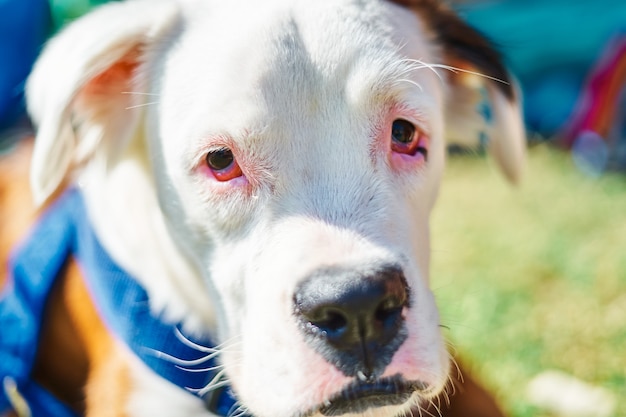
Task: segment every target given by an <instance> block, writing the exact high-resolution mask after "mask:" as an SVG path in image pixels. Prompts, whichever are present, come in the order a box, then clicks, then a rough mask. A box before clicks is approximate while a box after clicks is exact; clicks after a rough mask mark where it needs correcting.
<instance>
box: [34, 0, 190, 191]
mask: <svg viewBox="0 0 626 417" xmlns="http://www.w3.org/2000/svg"><path fill="white" fill-rule="evenodd" d="M177 21H178V10H177V7H176V6H175V4H174V2H171V1H167V0H136V1H130V2H124V3H117V2H115V3H110V4H108V5H105V6H102V7H100V8H99V9H96V10H95V11H93V12H92V13H90V14H88V15H87V16H84V17H83V18H81V19H79V20H77V21H76V22H74V23H72V24H70V25H69V26H68V27H67V28H66V29H64V30H63V31H62V32H61V33H60V34H59V35H57V36H56V37H55V38H53V39H52V40H51V41H50V42H49V44H48V45H47V46H46V48H45V49H44V51H43V53H42V55H41V57H40V58H39V60H38V61H37V63H36V65H35V67H34V69H33V72H32V74H31V76H30V78H29V80H28V84H27V89H26V90H27V99H28V109H29V112H30V115H31V117H32V119H33V121H34V122H35V124H36V125H37V126H38V131H37V137H36V142H35V149H34V153H33V161H32V167H31V187H32V189H33V190H32V191H33V197H34V199H35V201H36V202H37V203H42V202H44V201H45V200H46V199H48V198H49V197H50V196H51V195H52V194H53V193H54V192H55V191H56V190H57V189H58V188H59V187H60V186H61V185H62V183H63V182H64V181H65V180H66V179H67V178H68V176H69V175H70V173H71V171H72V169H73V168H74V167H76V166H77V165H80V164H81V163H83V162H84V161H85V159H86V158H87V157H89V156H91V155H92V154H93V153H94V152H96V149H97V150H98V152H101V151H106V150H109V151H110V150H111V149H113V148H115V147H116V146H119V145H120V143H121V142H124V140H125V139H127V138H128V137H129V136H130V135H131V134H132V132H133V129H134V127H135V126H136V123H137V120H138V118H139V115H140V111H141V109H140V107H141V105H140V104H141V103H142V102H143V100H145V95H144V94H142V93H143V92H145V88H146V82H145V80H143V79H142V78H143V77H142V72H143V71H142V66H143V64H144V62H145V61H146V60H148V59H149V58H147V54H148V51H150V50H151V49H153V46H154V43H155V42H157V41H158V40H159V39H161V38H162V37H163V36H164V34H165V33H167V31H168V30H170V29H171V28H172V27H173V26H174V25H175V24H176V22H177ZM129 92H132V93H133V94H129Z"/></svg>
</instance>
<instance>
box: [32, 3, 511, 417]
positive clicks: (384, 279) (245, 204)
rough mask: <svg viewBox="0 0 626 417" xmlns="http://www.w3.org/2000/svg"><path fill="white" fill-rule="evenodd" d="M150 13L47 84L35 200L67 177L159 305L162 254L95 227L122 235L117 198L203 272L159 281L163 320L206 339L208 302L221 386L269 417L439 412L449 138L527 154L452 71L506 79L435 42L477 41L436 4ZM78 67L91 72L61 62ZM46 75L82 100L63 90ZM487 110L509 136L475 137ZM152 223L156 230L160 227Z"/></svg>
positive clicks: (498, 105)
mask: <svg viewBox="0 0 626 417" xmlns="http://www.w3.org/2000/svg"><path fill="white" fill-rule="evenodd" d="M148 3H150V2H142V1H137V2H134V3H129V4H123V5H113V6H109V7H108V8H104V9H101V10H100V11H99V12H97V13H95V14H94V15H93V16H90V17H88V18H87V21H86V22H82V23H81V22H79V23H78V24H77V25H75V26H74V27H71V28H70V29H69V30H68V31H66V32H65V33H64V34H62V35H61V37H60V38H59V39H58V40H57V41H56V43H54V44H53V46H52V47H50V48H49V49H50V50H49V52H47V55H44V58H43V59H42V62H41V63H40V64H39V65H38V67H37V69H36V71H35V75H34V76H33V79H32V80H31V87H30V89H29V95H30V98H31V108H32V112H33V114H34V116H35V117H36V118H37V119H38V120H39V122H40V125H41V128H40V138H38V141H39V142H38V148H37V149H36V151H35V152H36V153H35V161H34V162H35V165H34V166H35V171H34V185H35V191H36V195H38V196H39V197H40V198H46V197H47V196H48V195H49V194H50V193H51V192H52V191H54V189H56V188H57V187H58V185H59V183H60V182H61V180H62V179H66V180H67V178H68V172H70V171H72V170H73V172H74V173H75V174H73V175H75V178H76V179H77V182H78V183H80V184H83V183H84V184H86V185H85V194H86V195H87V200H88V201H87V203H88V205H89V206H90V208H91V214H92V217H93V218H94V222H95V226H96V229H97V230H99V231H100V234H101V235H102V236H101V238H102V239H103V241H104V243H105V246H107V248H108V249H110V250H111V252H112V253H113V255H114V256H116V255H117V257H118V258H119V260H120V262H121V263H122V265H123V266H125V267H127V268H128V269H129V270H131V271H133V272H135V273H136V275H137V276H138V279H139V280H140V281H142V283H144V285H146V286H147V288H148V291H149V292H150V291H151V290H152V291H153V292H154V294H155V299H159V297H163V295H162V293H159V291H160V290H159V288H163V286H164V285H165V284H161V283H159V282H158V280H157V279H156V278H154V277H146V276H145V275H147V274H148V273H147V272H146V271H150V267H148V266H146V265H143V264H142V262H143V263H146V264H147V263H148V262H152V263H153V264H156V266H157V267H160V266H163V265H164V266H163V268H161V269H167V267H169V266H170V264H167V261H161V260H160V259H158V256H154V254H153V256H152V259H150V253H148V255H147V257H146V258H141V257H137V258H135V259H131V258H130V257H128V256H126V257H125V255H124V253H127V252H129V251H130V252H133V251H134V252H133V253H136V252H141V251H142V250H145V248H146V247H149V248H151V247H152V246H151V245H152V244H150V243H142V244H136V243H134V242H130V241H129V242H128V243H126V244H124V243H119V241H120V240H124V239H121V238H120V236H116V232H115V231H113V232H110V231H107V230H108V229H107V227H105V226H103V225H102V224H103V223H106V222H109V221H115V220H114V219H112V217H115V216H117V215H111V214H106V213H110V212H115V209H111V208H110V207H109V206H110V205H113V206H114V205H115V203H114V202H111V199H115V198H119V196H120V195H128V196H131V195H132V196H133V198H135V199H136V200H137V201H136V202H133V201H128V202H124V203H123V204H128V205H129V206H130V209H129V211H128V215H127V216H130V217H132V219H131V220H127V221H126V223H127V224H131V225H132V224H135V225H136V227H137V228H138V229H139V230H144V228H145V230H148V229H150V230H152V229H151V227H152V228H159V227H162V226H163V225H164V230H165V231H164V232H162V233H154V232H151V233H154V234H155V235H156V240H157V241H160V242H165V243H160V246H161V247H163V246H164V245H165V246H167V245H169V244H171V242H173V245H174V246H173V247H172V248H171V250H172V251H175V252H176V253H175V254H174V253H170V254H167V256H171V257H175V258H180V259H181V260H182V261H181V262H183V263H187V264H189V265H188V266H186V267H185V271H189V270H191V271H194V272H197V273H195V274H194V273H193V272H192V273H188V272H185V273H184V274H182V273H181V274H180V275H184V277H181V276H179V274H177V271H170V273H169V274H168V273H163V277H162V279H163V280H166V279H173V280H177V282H176V283H175V284H172V285H173V286H172V288H174V292H175V293H176V294H175V295H174V294H171V297H170V298H171V299H166V300H165V301H163V302H161V304H162V306H161V307H164V308H166V309H167V308H169V309H171V310H172V311H174V313H172V314H173V315H174V316H176V314H177V313H176V311H178V312H179V313H178V314H179V315H189V316H198V317H196V318H195V319H194V320H191V321H192V322H194V323H196V324H195V325H194V326H192V327H195V330H196V331H201V330H203V329H202V328H201V327H202V326H201V325H199V324H198V323H203V322H210V321H211V319H210V318H206V319H205V318H204V317H202V316H203V315H204V314H206V315H209V314H210V313H207V309H206V308H202V307H198V308H195V307H194V306H201V305H203V304H208V303H210V305H211V310H212V311H213V313H214V314H215V316H216V324H215V328H212V329H211V331H213V332H216V333H217V335H218V339H219V341H220V342H221V343H223V352H222V354H221V362H222V364H223V365H224V369H225V372H226V375H227V377H228V379H229V380H230V382H231V384H232V386H233V388H234V390H235V391H236V393H237V394H238V396H239V398H240V400H241V401H242V403H243V405H244V406H245V407H246V408H248V409H249V410H250V411H251V412H252V413H253V414H254V415H258V416H272V417H292V416H309V415H319V414H323V415H355V416H357V415H364V413H367V415H372V416H388V415H398V414H402V413H403V412H405V411H407V410H408V409H409V407H410V406H412V405H414V404H416V403H418V402H420V401H422V400H427V399H429V398H431V397H432V396H433V395H435V394H436V393H438V392H439V391H440V390H441V389H442V388H443V386H444V384H445V382H446V379H447V373H448V355H447V353H446V351H445V347H444V343H443V341H442V338H441V335H440V332H439V318H438V314H437V309H436V306H435V303H434V300H433V296H432V293H431V292H430V290H429V287H428V269H429V265H428V262H429V225H428V217H429V213H430V210H431V208H432V207H433V204H434V201H435V198H436V194H437V188H438V184H439V181H440V177H441V171H442V168H443V162H444V148H445V143H444V135H445V132H446V131H447V132H450V131H453V130H454V128H456V129H457V130H458V128H459V127H460V128H461V129H465V128H467V130H468V135H469V136H472V135H476V133H475V131H477V130H478V131H482V130H484V131H488V132H489V133H490V134H493V135H495V136H497V135H503V134H504V135H506V134H509V133H510V134H511V135H512V137H511V138H502V141H501V142H500V143H501V144H500V145H498V146H496V149H500V150H499V151H497V152H496V156H498V157H499V159H500V160H501V161H502V164H503V165H504V167H505V169H506V170H508V172H509V173H511V175H517V172H518V170H519V159H520V155H521V154H522V152H521V151H520V149H521V135H522V133H521V129H520V128H519V121H518V120H517V119H516V117H517V116H516V107H515V103H514V102H513V98H512V97H513V94H512V93H511V91H510V90H508V86H505V87H502V86H498V85H495V84H494V85H492V83H495V82H494V81H492V80H490V79H488V78H484V79H481V78H476V77H474V78H471V80H472V81H473V82H477V80H478V81H479V82H480V86H479V87H476V88H473V86H471V85H470V86H466V85H462V82H463V81H464V79H463V77H461V76H459V75H458V74H457V76H455V77H453V78H451V77H450V76H449V74H446V73H445V70H444V69H443V68H442V65H444V64H446V63H447V62H448V61H447V60H448V59H450V60H452V61H453V62H454V63H457V64H459V65H462V66H463V68H462V69H464V70H466V71H472V72H474V71H481V72H486V71H490V70H492V69H493V68H491V67H490V64H489V59H491V58H493V57H491V56H487V58H484V57H483V55H484V54H487V55H489V54H491V51H488V50H482V49H481V48H485V45H486V43H485V44H483V43H481V42H483V41H482V40H481V38H480V37H478V35H476V34H475V33H474V32H468V33H471V34H472V36H476V39H478V40H480V42H479V41H476V42H478V43H475V49H476V51H475V55H477V56H479V57H480V59H478V60H476V62H472V61H471V60H468V59H465V55H464V54H463V53H456V54H455V52H454V49H452V48H451V47H450V45H446V44H443V43H438V41H437V39H440V38H444V36H443V35H442V34H439V33H437V30H440V28H439V26H440V25H438V24H435V22H433V21H432V20H436V19H443V17H445V18H446V19H449V24H452V25H454V24H456V25H462V23H461V22H460V21H458V20H457V19H456V18H454V17H453V15H452V14H451V13H450V12H449V11H447V9H442V8H441V7H440V6H438V5H435V4H431V3H430V2H426V1H424V2H415V4H411V5H409V6H410V7H405V6H402V5H398V4H392V3H388V2H380V1H335V0H333V1H319V0H318V1H311V2H304V1H273V2H269V3H268V4H264V5H263V7H262V8H260V6H256V7H255V4H254V2H253V3H252V5H246V4H244V3H245V2H239V1H237V2H231V1H227V2H221V3H222V4H214V3H218V2H198V3H193V2H180V3H174V2H169V1H159V2H152V3H150V5H148ZM123 15H128V16H133V17H134V20H133V19H131V18H127V17H124V16H123ZM442 16H443V17H442ZM89 19H91V21H89ZM111 19H118V20H121V23H116V24H118V25H119V27H116V28H115V29H116V31H114V32H112V31H111V29H108V28H107V27H106V24H107V23H106V22H111ZM124 19H126V20H128V22H126V21H125V20H124ZM81 25H82V27H81ZM94 25H96V26H98V27H100V30H98V31H96V32H97V33H96V34H89V35H88V34H87V32H88V30H91V31H93V27H94ZM462 28H463V30H469V29H468V28H467V27H465V26H462ZM457 29H458V28H457ZM118 32H119V33H118ZM103 34H107V35H109V38H107V40H106V41H104V40H103V38H104V36H103ZM80 36H88V37H92V38H97V40H94V41H91V42H89V41H83V40H79V37H80ZM111 37H112V39H111ZM72 41H74V42H78V43H81V42H82V44H84V46H82V48H83V50H80V46H76V45H71V43H72ZM63 42H65V43H63ZM70 46H71V47H73V48H75V49H76V50H77V51H78V52H76V53H74V54H71V55H72V56H73V57H75V59H76V60H78V61H80V62H79V63H76V64H74V63H72V62H69V61H71V59H70V58H66V59H67V60H68V62H67V63H61V62H55V60H59V59H61V58H59V57H58V56H57V57H55V56H54V55H53V54H57V55H59V54H60V53H62V52H61V51H62V50H63V48H70ZM464 47H467V46H464ZM446 48H450V49H446ZM96 49H97V51H96ZM85 55H88V56H85ZM89 55H90V56H89ZM485 61H486V62H487V64H485ZM64 65H67V66H68V67H71V68H70V69H68V70H67V71H61V70H62V69H64V68H63V66H64ZM53 66H56V71H53V73H64V74H60V75H58V77H60V78H62V79H63V80H64V81H63V83H61V82H59V84H62V85H63V86H64V87H65V89H67V90H68V91H62V92H60V93H55V89H56V90H60V87H57V86H54V87H48V85H49V84H51V83H54V81H52V80H50V79H49V75H43V72H44V71H50V70H51V67H53ZM495 69H496V70H497V69H498V67H496V68H495ZM68 74H69V75H68ZM494 76H499V77H502V76H503V75H502V74H500V73H496V74H494ZM465 81H466V80H465ZM485 91H486V92H487V93H484V92H485ZM123 92H124V93H125V94H122V93H123ZM455 92H458V96H454V93H455ZM481 94H487V97H489V101H490V102H491V107H492V111H493V112H494V113H495V115H494V116H493V117H494V118H495V122H493V121H491V120H485V122H489V123H481V119H480V116H475V115H474V117H472V115H473V114H474V113H476V111H475V108H474V107H475V106H476V104H477V102H476V97H477V96H478V97H481ZM38 95H41V96H44V97H43V98H40V97H39V96H38ZM507 95H508V96H507ZM59 96H61V97H60V98H59ZM146 97H147V99H145V100H143V99H144V98H146ZM142 100H143V101H142ZM460 100H465V101H467V103H466V104H465V105H464V104H463V103H459V102H458V101H460ZM53 104H54V105H56V107H55V108H54V110H51V108H52V107H53ZM51 113H52V114H51ZM453 118H456V119H453ZM490 118H491V116H490ZM70 119H72V120H70ZM476 120H478V121H476ZM511 120H512V122H511ZM507 121H508V122H510V123H512V125H506V126H505V128H502V126H503V125H502V123H505V122H507ZM70 122H73V123H74V125H75V126H74V133H73V134H74V135H76V136H77V137H78V139H79V144H78V147H77V148H76V149H74V148H73V146H74V145H67V141H71V139H67V137H68V136H72V135H71V134H69V133H70V131H71V129H70V128H69V125H70ZM476 126H478V127H476ZM63 141H66V145H65V147H63V145H59V143H62V142H63ZM81 147H82V148H85V149H86V150H85V149H81ZM60 148H61V149H60ZM502 149H504V151H503V150H502ZM510 150H512V151H510ZM509 151H510V152H509ZM511 153H513V156H510V154H511ZM516 153H517V154H516ZM85 154H88V155H89V156H88V157H85ZM92 154H94V155H92ZM50 155H55V156H56V157H58V158H60V163H59V164H58V165H57V166H56V167H54V168H50V167H49V164H48V163H47V160H48V159H49V158H50ZM76 155H79V156H76ZM502 155H504V156H502ZM507 158H508V159H507ZM85 160H86V161H87V162H85ZM78 165H80V166H81V167H82V168H81V169H80V170H77V169H74V167H75V166H78ZM129 166H130V168H129ZM136 184H141V185H142V188H141V189H137V188H133V187H134V186H135V185H136ZM94 188H97V190H94ZM124 190H126V191H124ZM124 193H126V194H124ZM139 200H141V201H139ZM149 204H152V205H153V206H154V207H150V208H148V209H146V210H145V211H142V210H143V208H145V207H146V206H147V205H149ZM155 211H156V212H157V213H158V214H157V216H156V217H158V218H159V220H158V222H159V225H160V226H158V227H157V226H154V224H152V223H151V222H152V220H146V219H145V217H148V216H151V215H154V212H155ZM142 216H143V218H142ZM120 221H122V222H124V220H120ZM161 222H162V224H161ZM139 224H141V225H143V226H140V225H139ZM105 229H107V230H105ZM146 233H148V232H146ZM150 236H152V235H150ZM132 245H135V246H141V248H143V249H141V248H139V247H129V246H132ZM155 258H157V259H155ZM166 264H167V265H166ZM152 267H154V265H153V266H152ZM160 273H162V272H160ZM155 281H157V282H155ZM165 288H168V291H169V289H170V287H167V286H166V285H165ZM190 288H194V289H201V291H200V292H201V294H197V293H196V294H193V295H190V294H189V293H190V292H193V291H190V290H189V289H190ZM159 294H160V295H159ZM165 298H168V297H165Z"/></svg>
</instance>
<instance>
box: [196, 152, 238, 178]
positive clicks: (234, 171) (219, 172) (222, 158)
mask: <svg viewBox="0 0 626 417" xmlns="http://www.w3.org/2000/svg"><path fill="white" fill-rule="evenodd" d="M205 161H206V164H207V167H209V169H210V170H211V172H212V173H213V175H214V176H215V179H216V180H218V181H229V180H232V179H234V178H237V177H241V176H242V175H243V173H242V172H241V168H240V167H239V164H238V163H237V160H236V159H235V156H234V155H233V151H231V150H230V149H228V148H222V149H217V150H214V151H210V152H209V153H207V155H206V159H205Z"/></svg>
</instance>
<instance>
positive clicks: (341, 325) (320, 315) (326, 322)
mask: <svg viewBox="0 0 626 417" xmlns="http://www.w3.org/2000/svg"><path fill="white" fill-rule="evenodd" d="M304 316H305V318H306V319H307V320H308V322H309V324H310V325H311V326H313V327H314V328H316V329H318V330H319V331H322V332H324V333H327V334H328V335H329V336H334V335H337V334H338V333H342V332H343V331H344V330H345V329H346V327H347V326H348V319H347V318H346V316H345V315H344V314H343V313H342V312H341V311H340V310H337V309H335V308H330V307H328V308H320V309H316V310H314V311H312V312H311V313H310V314H304Z"/></svg>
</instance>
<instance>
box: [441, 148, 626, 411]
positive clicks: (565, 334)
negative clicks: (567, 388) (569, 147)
mask: <svg viewBox="0 0 626 417" xmlns="http://www.w3.org/2000/svg"><path fill="white" fill-rule="evenodd" d="M431 285H432V287H433V289H434V292H435V294H436V296H437V299H438V303H439V306H440V309H441V311H442V313H441V315H442V323H443V324H444V325H446V326H448V327H449V328H450V330H449V331H447V333H448V337H449V339H450V340H451V341H452V343H453V344H454V346H455V347H456V349H457V350H458V352H459V354H460V356H461V357H462V358H464V359H465V361H466V362H470V364H471V368H472V370H473V371H474V372H475V373H476V374H477V375H478V376H479V377H480V378H481V379H482V380H483V381H484V382H485V384H486V385H487V386H488V387H489V388H490V389H491V390H492V391H493V392H494V393H495V394H496V396H497V398H498V400H499V401H500V403H501V404H502V406H503V407H504V408H505V410H507V411H508V412H509V413H510V414H511V415H512V416H514V417H530V416H533V417H544V416H550V414H548V413H545V412H543V411H541V410H537V409H534V408H533V407H532V406H531V405H530V404H529V403H528V401H527V400H526V397H525V389H526V386H527V383H528V382H529V381H530V379H531V378H532V377H533V376H535V375H537V374H538V373H539V372H541V371H543V370H547V369H558V370H562V371H565V372H567V373H569V374H571V375H573V376H575V377H577V378H579V379H582V380H584V381H586V382H588V383H591V384H594V385H597V386H601V387H604V388H606V389H608V390H610V391H611V392H613V394H614V395H615V396H616V397H617V398H618V409H617V411H616V414H615V417H618V416H626V176H620V175H615V174H608V175H605V176H603V177H601V178H599V179H593V178H589V177H587V176H585V175H583V174H582V173H580V172H579V171H578V170H577V169H576V168H575V167H574V165H573V163H572V162H571V159H570V158H569V156H568V155H567V154H566V153H561V152H559V151H556V150H551V149H548V148H546V147H543V146H540V147H536V148H534V149H532V150H531V151H530V154H529V163H528V166H527V169H526V175H525V179H524V181H523V183H522V184H521V186H520V187H512V186H509V185H508V184H507V183H506V182H505V180H504V179H503V177H502V176H501V175H499V173H498V172H497V170H496V169H495V167H494V163H493V162H492V161H489V160H488V159H484V158H477V157H457V158H451V160H450V161H448V167H447V172H446V176H445V178H444V183H443V186H442V192H441V196H440V200H439V203H438V205H437V207H436V209H435V212H434V217H433V266H432V284H431Z"/></svg>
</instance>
